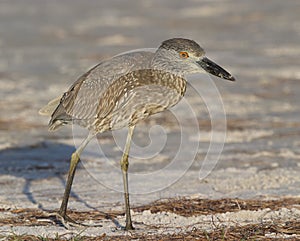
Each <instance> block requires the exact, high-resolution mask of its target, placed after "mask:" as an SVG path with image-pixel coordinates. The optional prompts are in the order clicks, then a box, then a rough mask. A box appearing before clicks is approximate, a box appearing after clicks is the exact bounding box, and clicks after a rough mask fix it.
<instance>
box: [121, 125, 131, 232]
mask: <svg viewBox="0 0 300 241" xmlns="http://www.w3.org/2000/svg"><path fill="white" fill-rule="evenodd" d="M133 130H134V126H130V127H129V129H128V134H127V139H126V144H125V148H124V152H123V156H122V159H121V162H120V164H121V170H122V174H123V185H124V198H125V215H126V226H125V230H133V229H134V228H133V226H132V222H131V215H130V204H129V192H128V166H129V162H128V156H129V149H130V143H131V138H132V134H133Z"/></svg>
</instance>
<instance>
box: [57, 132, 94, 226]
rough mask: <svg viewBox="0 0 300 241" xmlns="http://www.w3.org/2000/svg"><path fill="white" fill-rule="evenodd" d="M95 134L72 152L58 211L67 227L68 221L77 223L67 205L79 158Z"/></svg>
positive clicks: (90, 135)
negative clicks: (68, 213)
mask: <svg viewBox="0 0 300 241" xmlns="http://www.w3.org/2000/svg"><path fill="white" fill-rule="evenodd" d="M94 136H95V134H93V133H90V134H89V135H88V137H87V138H86V139H85V140H84V141H83V142H82V143H81V144H80V146H79V147H78V148H77V150H76V151H75V152H74V153H73V154H72V158H71V162H70V168H69V172H68V179H67V184H66V188H65V192H64V196H63V200H62V203H61V206H60V209H59V212H58V214H59V216H60V217H61V219H62V223H63V225H64V226H65V227H68V225H66V222H71V223H76V222H75V221H73V220H72V219H71V218H69V217H68V216H67V206H68V201H69V196H70V192H71V188H72V183H73V179H74V175H75V171H76V167H77V164H78V162H79V160H80V159H79V158H80V154H81V152H82V151H83V149H84V148H85V147H86V145H87V144H88V143H89V142H90V140H91V139H92V138H93V137H94Z"/></svg>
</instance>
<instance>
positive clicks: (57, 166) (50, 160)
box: [0, 142, 94, 210]
mask: <svg viewBox="0 0 300 241" xmlns="http://www.w3.org/2000/svg"><path fill="white" fill-rule="evenodd" d="M74 150H75V148H74V146H70V145H66V144H62V143H53V142H40V143H37V144H34V145H31V146H25V147H13V148H7V149H4V150H1V151H0V175H10V176H15V177H18V178H23V179H24V180H25V184H24V186H23V189H22V193H23V194H24V195H25V196H26V197H27V198H28V200H29V201H30V202H31V203H33V204H37V206H38V207H39V208H40V209H42V210H45V208H44V207H43V204H42V203H39V202H38V201H37V200H36V198H35V197H34V193H33V192H32V191H31V186H32V182H34V181H37V180H43V179H50V178H58V179H59V180H60V182H61V183H62V187H64V186H65V183H66V181H65V180H66V174H67V173H68V170H69V165H70V156H71V154H72V152H74ZM80 168H83V167H82V165H80V164H79V165H78V169H80ZM62 189H63V188H62ZM71 195H72V197H74V198H75V199H76V200H77V201H79V202H81V203H83V204H84V205H85V206H86V207H88V208H92V209H94V207H92V206H90V205H89V204H88V203H86V202H85V201H84V200H83V199H81V198H80V197H79V195H77V194H76V193H75V192H71Z"/></svg>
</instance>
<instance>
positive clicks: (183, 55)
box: [179, 52, 189, 59]
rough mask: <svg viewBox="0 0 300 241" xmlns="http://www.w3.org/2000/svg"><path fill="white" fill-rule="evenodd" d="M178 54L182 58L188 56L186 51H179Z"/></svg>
mask: <svg viewBox="0 0 300 241" xmlns="http://www.w3.org/2000/svg"><path fill="white" fill-rule="evenodd" d="M179 56H180V58H182V59H187V58H188V57H189V54H188V52H180V53H179Z"/></svg>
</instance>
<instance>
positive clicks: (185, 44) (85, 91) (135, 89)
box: [40, 38, 234, 230]
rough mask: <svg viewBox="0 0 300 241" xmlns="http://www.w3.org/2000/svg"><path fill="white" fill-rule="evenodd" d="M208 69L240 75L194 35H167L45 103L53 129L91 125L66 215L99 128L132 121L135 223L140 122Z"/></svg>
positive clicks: (111, 62) (169, 103)
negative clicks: (87, 149) (136, 148)
mask: <svg viewBox="0 0 300 241" xmlns="http://www.w3.org/2000/svg"><path fill="white" fill-rule="evenodd" d="M203 70H205V71H206V72H208V73H210V74H213V75H215V76H218V77H220V78H223V79H227V80H231V81H234V77H233V76H232V75H231V74H230V73H228V72H227V71H226V70H224V69H223V68H221V67H220V66H218V65H217V64H215V63H214V62H212V61H210V60H209V59H208V58H206V57H205V52H204V50H203V49H202V48H201V47H200V46H199V45H198V44H197V43H196V42H195V41H193V40H189V39H183V38H173V39H169V40H166V41H164V42H163V43H162V44H161V45H160V47H159V48H158V49H157V50H156V52H155V53H152V52H150V51H149V52H148V51H136V52H131V53H126V54H122V55H118V56H115V57H113V58H111V59H109V60H105V61H103V62H101V63H100V64H98V65H96V66H95V67H94V68H92V69H91V70H89V71H88V72H87V73H85V74H84V75H82V76H81V77H80V78H79V79H78V80H77V81H76V82H75V83H74V84H73V85H72V86H71V87H70V88H69V90H68V91H67V92H65V93H64V94H63V95H62V97H61V98H58V99H55V100H53V101H51V102H49V104H48V105H47V106H45V107H44V108H42V109H41V111H40V113H41V114H46V115H47V114H48V115H51V120H50V122H49V129H50V130H56V129H58V128H59V127H61V126H63V125H65V124H78V125H80V126H83V127H85V128H87V129H88V130H89V135H88V137H87V138H86V139H85V140H84V141H83V142H82V143H81V145H80V146H79V147H78V148H77V150H76V151H75V152H74V153H73V154H72V158H71V163H70V170H69V173H68V179H67V184H66V189H65V193H64V196H63V201H62V203H61V207H60V210H59V213H58V214H59V215H60V217H61V218H62V219H63V220H65V221H72V220H71V219H70V218H69V217H68V216H67V215H66V211H67V204H68V199H69V194H70V190H71V186H72V182H73V178H74V174H75V170H76V166H77V164H78V161H79V157H80V154H81V152H82V151H83V149H84V148H85V146H86V145H87V144H88V143H89V141H90V140H91V139H92V138H93V137H94V136H95V135H96V134H97V133H101V132H104V131H107V130H115V129H119V128H123V127H128V128H129V130H128V135H127V140H126V144H125V149H124V152H123V156H122V159H121V162H120V164H121V169H122V173H123V183H124V196H125V209H126V226H125V229H126V230H130V229H133V226H132V222H131V216H130V205H129V192H128V179H127V177H128V173H127V171H128V164H129V163H128V155H129V148H130V142H131V137H132V134H133V130H134V127H135V125H136V124H137V123H138V122H139V121H140V120H143V119H145V118H146V117H148V116H149V115H152V114H155V113H158V112H161V111H163V110H165V109H167V108H169V107H171V106H174V105H175V104H177V103H178V102H179V101H180V99H181V98H182V97H183V95H184V93H185V90H186V80H185V77H184V76H185V75H186V74H190V73H197V72H203Z"/></svg>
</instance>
